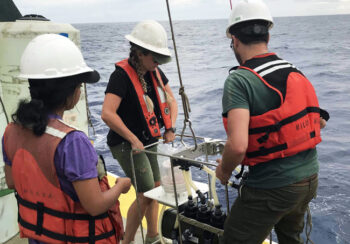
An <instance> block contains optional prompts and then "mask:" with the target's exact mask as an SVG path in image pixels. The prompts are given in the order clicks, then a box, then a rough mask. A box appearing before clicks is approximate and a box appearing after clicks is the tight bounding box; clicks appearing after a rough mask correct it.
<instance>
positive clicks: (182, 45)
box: [74, 15, 350, 244]
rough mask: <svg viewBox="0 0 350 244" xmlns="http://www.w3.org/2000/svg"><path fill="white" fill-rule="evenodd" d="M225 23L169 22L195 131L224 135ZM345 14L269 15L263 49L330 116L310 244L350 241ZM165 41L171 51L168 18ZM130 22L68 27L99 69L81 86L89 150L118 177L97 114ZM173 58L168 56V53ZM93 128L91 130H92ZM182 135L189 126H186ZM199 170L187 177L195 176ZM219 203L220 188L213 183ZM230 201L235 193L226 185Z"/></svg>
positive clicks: (172, 71)
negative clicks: (301, 79) (302, 81)
mask: <svg viewBox="0 0 350 244" xmlns="http://www.w3.org/2000/svg"><path fill="white" fill-rule="evenodd" d="M226 23H227V21H226V20H225V19H222V20H196V21H174V31H175V39H176V44H177V49H178V55H179V63H180V70H181V75H182V81H183V84H184V87H185V92H186V94H187V95H188V98H189V101H190V105H191V110H192V112H191V113H190V119H191V121H192V126H193V129H194V131H195V133H196V135H197V136H204V137H211V138H222V139H225V138H226V137H225V132H224V129H223V126H222V122H221V96H222V92H223V85H224V81H225V79H226V77H227V75H228V70H229V68H230V67H232V66H235V65H237V62H236V60H235V57H234V54H233V52H232V51H231V49H230V47H229V46H230V40H229V39H227V38H226V37H225V28H226ZM349 23H350V15H338V16H314V17H285V18H276V19H275V26H274V28H273V29H272V31H271V40H270V44H269V48H270V51H273V52H276V53H277V54H278V55H279V56H280V57H282V58H284V59H286V60H288V61H290V62H291V63H293V64H294V65H296V66H297V67H298V68H299V69H300V70H301V71H302V72H303V73H304V74H305V75H306V76H307V77H308V78H309V80H310V81H311V82H312V84H313V85H314V87H315V89H316V92H317V95H318V97H319V102H320V106H321V107H322V108H325V109H327V110H328V111H329V113H330V115H331V119H330V121H329V122H328V124H327V127H326V128H325V129H324V130H322V138H323V142H322V143H321V144H319V146H318V147H317V148H318V154H319V161H320V174H319V189H318V196H317V198H316V199H315V200H313V201H312V202H311V204H310V207H311V212H312V217H313V230H312V234H311V239H312V240H313V241H314V242H315V243H317V244H333V243H340V244H347V243H350V174H349V173H350V164H349V161H350V157H349V156H350V99H349V94H350V28H349ZM162 24H163V25H164V27H165V28H166V29H167V31H168V37H169V40H168V45H169V46H170V47H171V49H172V50H173V48H172V47H173V44H172V40H171V39H170V37H171V35H170V28H169V23H168V22H162ZM134 25H135V23H103V24H101V23H99V24H76V25H74V26H75V27H76V28H78V29H79V30H80V31H81V46H82V51H83V54H84V56H85V58H86V59H87V63H88V64H89V65H90V66H92V67H94V68H95V69H97V70H98V71H99V72H100V74H101V82H99V83H98V84H95V85H88V87H87V91H88V101H89V107H90V110H91V118H92V123H93V126H94V131H93V130H91V134H92V138H93V139H94V140H95V147H96V149H97V151H98V152H99V153H100V154H103V155H104V156H105V158H106V161H107V168H108V170H109V171H111V172H114V173H116V174H118V175H123V171H122V170H121V169H120V167H119V166H118V165H117V162H116V161H115V160H114V159H113V158H112V157H111V154H110V152H109V149H108V147H107V144H106V135H107V132H108V128H107V126H106V125H105V124H104V123H103V121H102V120H101V118H100V115H101V108H102V103H103V99H104V90H105V87H106V85H107V82H108V79H109V75H110V73H111V72H112V71H113V70H114V63H115V62H117V61H119V60H121V59H124V58H126V57H127V56H128V53H129V43H128V41H127V40H126V39H125V38H124V35H126V34H129V32H131V29H132V28H133V26H134ZM173 56H174V55H173ZM161 68H162V69H163V71H164V72H165V74H166V75H167V77H168V78H169V80H170V83H169V84H170V86H171V87H172V89H173V92H174V94H175V96H176V99H177V101H178V104H179V116H178V121H177V128H178V131H181V129H182V127H183V118H184V117H183V113H182V111H183V110H182V103H181V98H180V96H179V95H178V89H179V77H178V73H177V67H176V62H175V58H174V59H173V62H171V63H169V64H166V65H162V66H161ZM93 133H95V134H93ZM187 133H189V131H187ZM203 176H204V175H203V174H202V172H196V171H195V172H194V174H193V178H194V179H195V180H201V178H202V177H203ZM217 189H218V194H219V197H220V200H221V202H222V203H223V205H225V203H224V195H225V194H224V188H223V187H222V186H221V185H220V184H219V183H218V184H217ZM229 195H230V204H232V202H233V199H234V198H235V197H236V192H235V191H232V190H230V192H229Z"/></svg>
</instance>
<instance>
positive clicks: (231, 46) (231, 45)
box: [230, 39, 233, 49]
mask: <svg viewBox="0 0 350 244" xmlns="http://www.w3.org/2000/svg"><path fill="white" fill-rule="evenodd" d="M230 48H231V49H233V39H231V44H230Z"/></svg>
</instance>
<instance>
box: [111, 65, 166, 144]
mask: <svg viewBox="0 0 350 244" xmlns="http://www.w3.org/2000/svg"><path fill="white" fill-rule="evenodd" d="M116 65H118V66H119V67H121V68H123V69H124V70H125V72H126V73H127V74H128V76H129V78H130V80H131V82H132V84H133V86H134V88H135V91H136V93H137V98H138V100H139V103H140V105H141V109H142V113H143V117H144V119H145V121H146V124H147V128H148V130H149V132H150V134H151V135H152V137H155V138H156V137H160V136H161V134H160V128H159V123H158V120H157V116H156V115H155V113H154V111H153V110H152V111H149V110H148V108H147V105H146V101H145V92H144V91H143V89H142V85H141V82H140V80H139V78H138V76H137V73H136V71H135V69H134V68H133V67H132V66H131V65H130V64H129V62H128V59H124V60H122V61H120V62H118V63H116ZM155 73H156V76H157V78H158V81H159V84H158V82H157V79H156V78H155V77H154V75H153V72H150V74H151V78H152V82H153V88H154V90H155V93H156V95H157V101H158V105H159V108H160V111H161V115H162V118H163V122H164V126H165V129H170V128H171V127H172V122H171V117H170V109H169V105H168V104H167V102H166V99H165V88H164V84H163V81H162V78H161V75H160V73H159V70H158V68H156V70H155Z"/></svg>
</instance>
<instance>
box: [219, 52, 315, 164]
mask: <svg viewBox="0 0 350 244" xmlns="http://www.w3.org/2000/svg"><path fill="white" fill-rule="evenodd" d="M238 68H240V69H246V70H249V71H251V72H252V73H254V74H255V75H256V76H257V77H258V78H259V79H260V80H261V81H262V82H263V83H264V84H265V85H266V86H267V87H269V88H270V89H272V90H273V91H275V92H276V93H277V94H278V95H279V97H280V99H281V105H280V106H279V107H278V108H276V109H272V110H270V111H268V112H266V113H264V114H261V115H257V116H251V117H250V122H249V138H248V149H247V152H246V156H245V158H244V160H243V162H242V164H244V165H250V166H254V165H256V164H258V163H263V162H268V161H271V160H273V159H276V158H284V157H289V156H293V155H295V154H297V153H299V152H302V151H305V150H308V149H311V148H314V147H315V146H316V145H317V144H318V143H320V142H321V135H320V108H319V104H318V100H317V96H316V93H315V90H314V88H313V86H312V84H311V83H310V81H309V80H308V79H307V78H306V77H305V76H303V75H302V74H301V72H300V71H298V70H297V69H296V68H295V67H294V66H293V65H292V64H290V63H288V62H287V61H285V60H282V59H280V58H278V57H277V56H276V55H275V54H274V53H270V54H266V55H262V56H257V57H255V58H253V59H251V60H248V61H247V62H246V63H245V64H244V65H242V66H240V67H238ZM226 117H227V116H226ZM223 119H224V126H225V129H226V132H227V118H225V117H224V118H223Z"/></svg>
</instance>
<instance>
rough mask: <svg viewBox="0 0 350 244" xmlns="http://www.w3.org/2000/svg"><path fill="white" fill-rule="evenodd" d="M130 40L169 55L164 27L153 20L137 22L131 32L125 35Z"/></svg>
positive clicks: (153, 50)
mask: <svg viewBox="0 0 350 244" xmlns="http://www.w3.org/2000/svg"><path fill="white" fill-rule="evenodd" d="M125 38H126V39H128V40H129V41H130V42H132V43H134V44H136V45H138V46H140V47H143V48H145V49H147V50H150V51H152V52H155V53H159V54H162V55H165V56H171V52H170V50H169V49H168V37H167V34H166V31H165V29H164V27H163V26H162V25H161V24H159V23H158V22H157V21H154V20H145V21H141V22H140V23H138V24H137V25H136V26H135V27H134V29H133V30H132V32H131V34H129V35H126V36H125Z"/></svg>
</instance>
